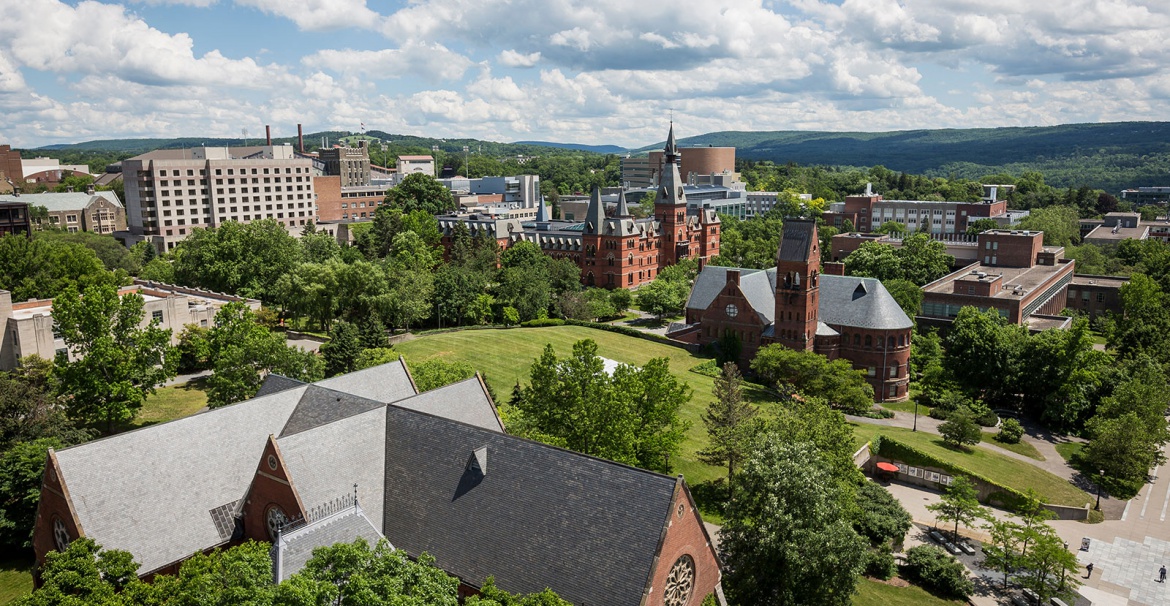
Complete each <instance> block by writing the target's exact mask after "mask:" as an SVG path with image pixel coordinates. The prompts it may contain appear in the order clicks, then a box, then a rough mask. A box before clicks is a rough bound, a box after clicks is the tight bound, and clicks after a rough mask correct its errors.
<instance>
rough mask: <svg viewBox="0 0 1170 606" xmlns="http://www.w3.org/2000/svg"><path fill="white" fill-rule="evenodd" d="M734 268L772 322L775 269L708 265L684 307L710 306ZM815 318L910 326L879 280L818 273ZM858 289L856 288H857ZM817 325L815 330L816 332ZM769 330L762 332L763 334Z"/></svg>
mask: <svg viewBox="0 0 1170 606" xmlns="http://www.w3.org/2000/svg"><path fill="white" fill-rule="evenodd" d="M735 269H738V270H739V272H740V274H739V288H740V290H741V291H742V292H743V294H744V296H745V297H746V298H747V300H748V303H750V304H751V306H752V308H753V309H754V310H755V311H756V313H757V314H759V316H760V318H761V319H762V320H763V321H764V323H765V324H771V323H772V322H773V321H775V318H774V316H775V313H776V311H775V306H776V295H775V294H774V293H775V290H776V269H775V268H772V269H768V270H761V269H744V268H735V267H718V266H714V265H708V266H706V267H704V268H703V270H702V271H700V272H699V275H698V276H697V277H696V278H695V285H694V287H692V288H691V296H690V298H689V299H687V309H695V310H704V309H707V308H708V307H710V306H711V303H712V302H713V301H715V297H717V296H719V293H720V292H722V290H723V288H724V287H726V286H727V271H728V270H735ZM818 279H819V280H820V282H819V285H820V305H819V307H818V309H817V314H818V319H819V321H820V322H823V323H824V324H831V325H834V326H850V327H854V328H876V329H881V330H904V329H908V328H910V327H912V326H913V323H912V322H911V321H910V318H909V317H907V316H906V312H904V311H902V307H901V306H900V305H898V301H897V300H895V299H894V297H893V295H891V294H890V293H889V291H887V290H886V287H885V286H883V285H882V283H881V282H880V281H879V280H876V279H874V278H858V277H854V276H834V275H826V274H820V275H819V276H818ZM859 289H860V290H859ZM819 330H820V329H819V328H818V332H819ZM770 334H771V333H768V332H765V333H764V336H770Z"/></svg>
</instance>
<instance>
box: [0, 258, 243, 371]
mask: <svg viewBox="0 0 1170 606" xmlns="http://www.w3.org/2000/svg"><path fill="white" fill-rule="evenodd" d="M131 293H134V294H137V295H139V296H141V297H142V298H143V300H144V301H145V305H144V307H143V318H142V322H143V325H146V324H149V323H150V322H154V321H157V322H158V323H159V326H160V327H162V328H169V329H170V330H171V343H172V344H176V343H178V342H179V333H180V332H182V330H183V327H184V326H186V325H188V324H194V325H196V326H200V327H204V328H207V327H210V326H212V325H214V323H215V314H216V312H218V311H219V308H221V307H223V306H224V305H227V304H228V303H232V302H235V301H241V302H244V303H246V304H247V305H248V307H250V308H252V309H253V310H258V309H260V301H258V300H256V299H245V298H243V297H237V296H234V295H227V294H223V293H217V292H211V291H208V290H201V289H197V288H187V287H185V286H175V285H171V284H161V283H158V282H149V281H145V280H135V281H134V284H132V285H130V286H126V287H123V288H121V289H120V290H119V291H118V294H120V295H127V294H131ZM0 321H2V322H4V327H3V329H4V331H3V333H0V370H11V369H13V368H16V365H17V362H18V361H19V360H20V358H22V357H24V356H28V355H33V354H36V355H38V356H40V357H42V358H45V359H47V360H52V359H53V357H54V356H55V355H57V352H58V351H65V350H66V348H65V342H64V341H63V340H62V339H61V338H59V337H58V336H57V335H56V332H55V330H54V328H53V300H52V299H30V300H28V301H23V302H14V301H13V300H12V293H10V292H8V291H7V290H0Z"/></svg>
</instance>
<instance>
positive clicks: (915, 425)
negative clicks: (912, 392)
mask: <svg viewBox="0 0 1170 606" xmlns="http://www.w3.org/2000/svg"><path fill="white" fill-rule="evenodd" d="M910 431H918V398H914V427H912V428H910Z"/></svg>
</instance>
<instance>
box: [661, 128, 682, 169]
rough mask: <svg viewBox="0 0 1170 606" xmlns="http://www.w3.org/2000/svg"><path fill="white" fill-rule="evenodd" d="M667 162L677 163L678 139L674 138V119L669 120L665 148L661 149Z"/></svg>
mask: <svg viewBox="0 0 1170 606" xmlns="http://www.w3.org/2000/svg"><path fill="white" fill-rule="evenodd" d="M663 151H664V152H665V155H666V162H667V163H668V164H671V163H675V164H677V163H678V159H679V157H678V141H675V139H674V121H673V120H671V122H670V134H668V135H667V136H666V148H665V149H664V150H663Z"/></svg>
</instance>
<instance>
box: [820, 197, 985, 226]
mask: <svg viewBox="0 0 1170 606" xmlns="http://www.w3.org/2000/svg"><path fill="white" fill-rule="evenodd" d="M994 195H995V194H994V193H992V194H991V196H992V197H989V198H987V199H984V200H983V201H981V202H923V201H918V200H884V199H882V196H881V195H880V194H875V193H872V192H871V191H870V190H868V188H867V190H866V193H864V194H861V195H858V196H846V197H845V202H837V203H834V204H831V205H830V206H829V210H828V211H825V213H824V215H823V217H824V220H825V223H826V224H828V225H832V226H833V227H837V228H841V227H843V226H844V224H845V221H846V220H848V221H849V222H850V223H852V224H853V228H854V229H855V230H856V231H861V232H869V231H875V230H877V228H879V227H881V225H882V223H885V222H887V221H896V222H898V223H901V224H902V225H905V226H906V230H907V231H912V232H913V231H925V232H928V233H932V234H953V233H960V232H965V231H967V225H968V224H970V223H972V222H974V221H977V220H979V219H995V218H999V217H1003V216H1004V215H1006V214H1007V200H996V199H995V198H994V197H993V196H994Z"/></svg>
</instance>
